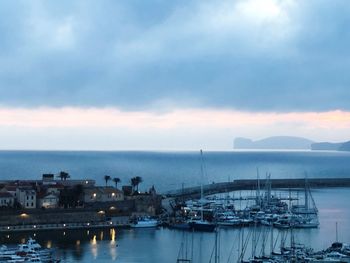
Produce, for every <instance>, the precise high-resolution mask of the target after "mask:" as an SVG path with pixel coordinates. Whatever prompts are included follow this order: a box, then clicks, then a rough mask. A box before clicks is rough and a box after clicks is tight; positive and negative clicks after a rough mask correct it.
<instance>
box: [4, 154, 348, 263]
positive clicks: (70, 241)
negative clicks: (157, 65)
mask: <svg viewBox="0 0 350 263" xmlns="http://www.w3.org/2000/svg"><path fill="white" fill-rule="evenodd" d="M199 158H200V157H199V153H197V152H185V153H181V152H175V153H174V152H11V151H2V152H0V171H1V174H0V178H1V179H12V178H18V179H25V178H40V176H41V174H42V173H48V172H52V173H57V172H59V171H60V170H66V171H68V172H69V173H70V174H71V175H72V177H73V178H86V177H88V178H92V179H96V180H97V181H98V183H100V184H102V183H103V176H104V175H105V174H108V175H111V176H112V177H120V178H121V179H122V181H123V182H124V183H128V181H129V179H130V178H131V177H133V176H136V175H139V176H142V177H143V179H144V183H143V188H144V189H146V188H147V187H149V186H150V185H152V184H155V185H156V187H157V188H158V189H160V190H162V191H163V190H164V191H165V190H168V189H171V188H174V187H178V188H180V186H181V184H182V182H184V183H185V184H186V185H196V184H199V180H198V178H200V174H199V173H200V169H199V167H200V159H199ZM204 158H205V165H206V180H207V181H208V182H211V181H216V182H218V181H225V180H227V179H228V178H230V179H235V178H255V177H256V168H257V167H258V168H259V170H260V172H261V174H264V173H266V172H269V173H271V174H272V178H287V177H288V178H289V177H292V178H295V177H299V178H300V177H304V174H305V172H307V174H308V176H309V177H350V153H337V152H208V153H205V155H204ZM141 188H142V186H141ZM313 196H314V199H315V201H316V204H317V206H318V208H319V211H320V228H318V229H308V230H297V231H296V239H297V240H298V241H300V242H302V243H305V244H307V245H311V246H313V247H314V248H316V249H323V248H326V247H328V246H329V245H330V243H331V242H332V241H334V240H335V223H336V222H338V225H339V239H340V240H343V241H347V242H350V207H349V204H348V200H349V198H350V189H348V188H344V189H321V190H313ZM248 231H249V230H248V228H246V229H245V233H246V234H247V233H248ZM258 231H259V232H261V233H262V232H263V231H265V230H264V228H259V230H258ZM278 232H279V231H277V230H275V233H274V236H275V237H277V236H278ZM238 234H239V230H237V229H227V228H226V229H221V230H220V241H221V242H220V245H221V258H222V261H221V262H227V259H228V257H229V255H230V254H231V260H232V259H234V260H236V258H237V249H238ZM183 235H184V234H183V233H182V232H180V231H176V230H169V229H165V228H164V229H163V228H159V229H138V230H134V229H110V230H105V231H100V230H90V231H66V232H63V231H56V232H54V231H50V232H37V233H35V238H36V239H37V240H38V241H39V242H40V243H41V244H42V245H45V246H49V247H57V248H58V250H57V252H58V253H59V254H60V257H61V258H62V259H63V262H91V261H94V262H110V261H116V262H125V263H126V262H135V263H136V262H140V263H141V262H142V263H143V262H145V263H147V262H150V263H151V262H152V263H164V262H176V258H177V254H178V252H179V248H180V244H181V242H182V240H187V243H188V246H187V247H188V249H189V250H190V247H191V246H190V243H191V240H192V234H191V233H187V235H186V238H185V239H184V238H183ZM28 236H29V233H21V234H11V235H4V234H2V235H0V243H7V244H16V243H19V242H21V241H23V239H25V238H28ZM214 238H215V236H214V234H213V233H195V234H194V235H193V244H194V245H193V247H194V259H195V260H194V262H197V263H202V262H209V259H210V254H211V252H212V249H213V245H214ZM267 244H268V245H267V247H266V251H268V250H269V242H268V243H267ZM277 246H278V245H277ZM230 251H232V253H230ZM188 253H189V254H190V251H188ZM250 254H251V248H250V247H248V248H247V252H246V255H247V256H248V255H250ZM232 262H233V261H232Z"/></svg>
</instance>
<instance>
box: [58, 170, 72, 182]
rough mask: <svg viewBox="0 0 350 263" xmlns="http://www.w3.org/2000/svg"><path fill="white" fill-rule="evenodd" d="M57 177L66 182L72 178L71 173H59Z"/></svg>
mask: <svg viewBox="0 0 350 263" xmlns="http://www.w3.org/2000/svg"><path fill="white" fill-rule="evenodd" d="M57 177H59V178H61V181H63V180H64V181H66V180H67V179H68V178H70V175H69V173H67V172H64V171H61V172H59V173H58V175H57Z"/></svg>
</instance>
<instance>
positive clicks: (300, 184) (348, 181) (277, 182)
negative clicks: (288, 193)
mask: <svg viewBox="0 0 350 263" xmlns="http://www.w3.org/2000/svg"><path fill="white" fill-rule="evenodd" d="M267 182H268V181H267V180H265V179H262V180H260V188H261V189H264V188H265V187H266V183H267ZM270 183H271V188H274V189H276V188H278V189H296V188H304V187H305V179H270ZM307 183H308V185H309V187H310V188H327V187H350V178H309V179H307ZM255 189H257V180H256V179H241V180H234V181H232V182H221V183H213V184H209V185H204V186H203V190H204V194H205V195H210V194H217V193H225V192H231V191H239V190H255ZM164 195H165V196H167V197H174V198H180V197H183V198H196V197H199V195H200V187H199V186H197V187H188V188H184V189H177V190H172V191H168V192H166V193H164Z"/></svg>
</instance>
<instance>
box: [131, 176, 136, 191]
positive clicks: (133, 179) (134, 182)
mask: <svg viewBox="0 0 350 263" xmlns="http://www.w3.org/2000/svg"><path fill="white" fill-rule="evenodd" d="M130 183H131V186H132V192H133V193H134V192H135V187H136V185H137V179H136V177H133V178H131V179H130Z"/></svg>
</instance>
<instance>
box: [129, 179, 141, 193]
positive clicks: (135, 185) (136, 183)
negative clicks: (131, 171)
mask: <svg viewBox="0 0 350 263" xmlns="http://www.w3.org/2000/svg"><path fill="white" fill-rule="evenodd" d="M130 181H131V186H132V188H133V191H134V192H135V190H136V191H137V192H139V184H140V183H142V181H143V180H142V177H140V176H136V177H133V178H131V180H130Z"/></svg>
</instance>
